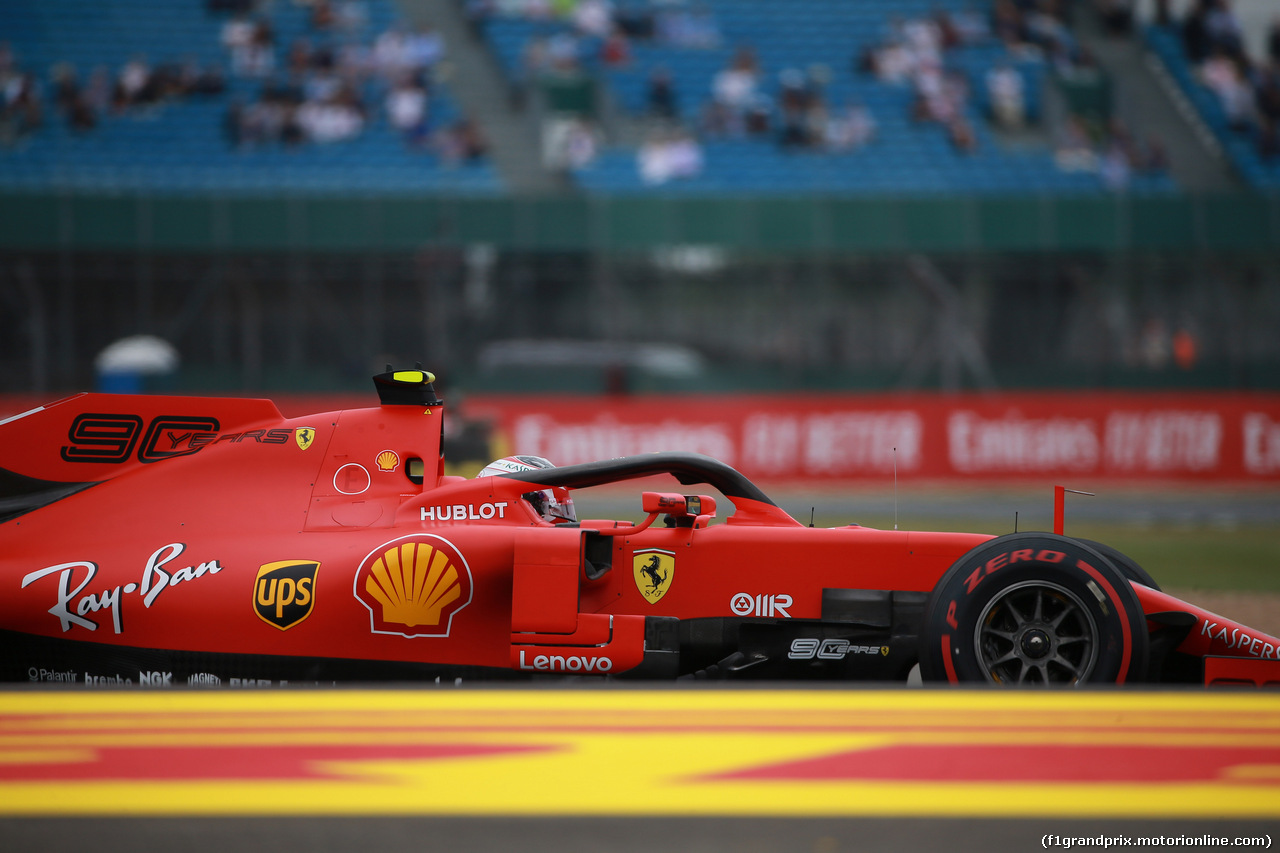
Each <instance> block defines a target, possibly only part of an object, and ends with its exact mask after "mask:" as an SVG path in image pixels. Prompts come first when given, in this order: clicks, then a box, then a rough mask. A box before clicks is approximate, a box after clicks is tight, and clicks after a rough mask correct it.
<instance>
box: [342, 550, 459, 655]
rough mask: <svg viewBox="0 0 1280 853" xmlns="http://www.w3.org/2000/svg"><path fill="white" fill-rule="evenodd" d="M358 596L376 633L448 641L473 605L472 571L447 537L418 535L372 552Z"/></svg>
mask: <svg viewBox="0 0 1280 853" xmlns="http://www.w3.org/2000/svg"><path fill="white" fill-rule="evenodd" d="M353 592H354V593H355V597H356V599H357V600H358V601H359V602H360V603H361V604H363V605H364V606H365V607H366V608H367V609H368V611H369V616H370V619H369V629H370V630H371V631H372V632H373V633H375V634H397V635H399V636H401V637H447V636H449V631H450V630H451V628H452V624H453V617H454V616H455V615H456V614H457V613H458V611H460V610H462V609H463V608H464V607H466V606H467V605H468V604H470V603H471V593H472V581H471V569H470V567H469V566H468V565H467V562H466V560H464V559H463V558H462V554H461V553H459V552H458V549H457V548H455V547H454V546H453V543H451V542H449V541H448V540H447V539H444V538H443V537H440V536H435V535H432V534H415V535H413V536H406V537H404V538H402V539H396V540H394V541H391V542H386V543H384V544H382V545H379V546H378V547H377V548H375V549H373V551H372V552H370V553H369V555H368V556H366V557H365V558H364V561H363V562H362V563H361V564H360V569H359V570H358V571H357V572H356V578H355V589H354V590H353Z"/></svg>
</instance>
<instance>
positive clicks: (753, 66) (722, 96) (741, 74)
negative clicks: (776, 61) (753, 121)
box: [711, 48, 760, 112]
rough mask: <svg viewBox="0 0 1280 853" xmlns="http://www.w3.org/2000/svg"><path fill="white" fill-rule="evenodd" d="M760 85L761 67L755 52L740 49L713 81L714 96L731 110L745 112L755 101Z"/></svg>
mask: <svg viewBox="0 0 1280 853" xmlns="http://www.w3.org/2000/svg"><path fill="white" fill-rule="evenodd" d="M759 84H760V67H759V63H758V62H757V61H756V55H755V52H754V51H752V50H751V49H750V48H739V49H738V51H737V52H736V53H735V54H734V55H733V58H732V59H731V60H730V61H729V64H728V65H727V66H725V67H724V68H722V69H720V70H719V71H717V72H716V75H715V77H714V78H713V79H712V81H711V92H712V96H713V97H714V98H715V99H716V100H717V101H719V102H720V103H721V104H723V105H724V106H726V107H728V108H729V109H730V110H734V111H736V112H743V111H745V110H746V109H747V108H748V107H749V106H751V103H752V101H753V100H754V99H755V96H756V94H757V87H758V86H759Z"/></svg>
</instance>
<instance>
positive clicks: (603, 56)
mask: <svg viewBox="0 0 1280 853" xmlns="http://www.w3.org/2000/svg"><path fill="white" fill-rule="evenodd" d="M600 62H601V64H603V65H604V66H605V67H606V68H621V67H624V66H627V65H630V64H631V40H630V39H628V38H627V34H626V33H624V32H623V31H622V28H621V27H617V26H615V27H614V28H613V29H611V30H610V31H609V36H608V37H607V38H606V39H605V40H604V41H603V42H601V44H600Z"/></svg>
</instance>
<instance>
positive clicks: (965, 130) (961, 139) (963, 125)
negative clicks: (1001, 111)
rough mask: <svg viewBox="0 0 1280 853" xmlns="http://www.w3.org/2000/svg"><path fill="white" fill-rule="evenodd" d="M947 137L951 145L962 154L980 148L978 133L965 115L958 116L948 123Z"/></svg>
mask: <svg viewBox="0 0 1280 853" xmlns="http://www.w3.org/2000/svg"><path fill="white" fill-rule="evenodd" d="M947 138H948V139H949V140H951V145H952V147H953V148H955V149H956V151H958V152H960V153H961V154H971V153H973V152H974V151H977V150H978V135H977V134H976V133H975V132H974V130H973V125H971V124H969V120H968V119H966V118H965V117H964V116H962V115H960V116H956V117H955V118H954V119H952V120H951V121H950V122H949V123H948V124H947Z"/></svg>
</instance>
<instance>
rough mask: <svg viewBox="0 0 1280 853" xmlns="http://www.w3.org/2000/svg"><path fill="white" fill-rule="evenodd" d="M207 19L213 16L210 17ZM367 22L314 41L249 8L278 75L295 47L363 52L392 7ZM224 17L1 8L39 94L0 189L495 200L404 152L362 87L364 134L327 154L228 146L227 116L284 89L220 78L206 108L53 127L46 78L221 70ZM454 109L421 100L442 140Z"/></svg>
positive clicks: (3, 24) (27, 1) (196, 100)
mask: <svg viewBox="0 0 1280 853" xmlns="http://www.w3.org/2000/svg"><path fill="white" fill-rule="evenodd" d="M209 5H213V4H209ZM362 5H363V8H364V10H365V18H364V20H363V21H361V22H360V23H359V24H358V25H357V26H356V27H354V28H353V31H348V32H343V33H340V34H335V33H323V32H317V31H316V30H315V29H314V28H313V27H312V26H311V25H310V14H311V12H310V9H309V8H308V7H307V6H304V5H300V4H294V3H290V2H278V3H268V4H262V5H261V15H262V16H263V18H264V19H265V20H267V21H268V22H269V24H270V27H271V29H272V30H273V31H274V37H275V38H274V43H275V46H276V47H275V52H276V54H277V56H276V64H277V65H279V66H281V67H282V66H283V60H284V55H285V50H286V48H287V46H289V45H291V44H293V43H295V42H297V41H298V40H300V39H306V40H308V41H310V42H311V43H313V44H314V45H316V46H323V45H325V44H333V45H334V46H335V47H337V46H340V45H341V44H346V43H355V44H357V45H362V46H363V47H365V48H367V47H368V46H369V45H370V44H371V43H372V42H373V40H374V39H375V38H376V36H377V35H378V34H380V33H383V32H385V31H387V30H388V28H390V27H391V26H392V25H393V24H394V23H395V22H396V20H397V19H398V18H399V17H400V12H399V10H398V9H397V8H396V6H395V5H394V3H393V2H392V0H367V2H363V4H362ZM230 17H231V14H230V13H229V12H224V11H210V10H209V8H208V7H207V6H206V4H205V3H204V2H200V0H183V2H165V3H155V2H149V0H111V2H99V0H12V2H6V3H4V4H0V40H3V41H6V42H7V43H8V45H9V48H10V50H11V51H12V54H13V56H14V61H15V62H16V64H17V66H18V68H20V69H22V70H25V71H28V72H30V73H32V74H33V75H34V76H35V77H36V79H37V81H38V84H41V85H42V86H43V88H44V89H45V95H46V96H45V98H44V101H45V103H44V113H45V114H44V117H43V121H42V122H41V124H40V126H39V127H37V128H35V129H33V130H32V131H31V132H29V133H25V134H21V135H18V136H17V137H16V138H13V139H12V140H11V141H10V142H9V143H8V144H7V145H5V146H4V147H3V148H0V187H2V188H8V189H22V190H48V189H56V190H62V191H67V190H81V191H101V192H121V191H143V192H209V191H218V192H221V193H229V192H230V193H234V192H259V193H261V192H272V193H274V192H320V193H323V192H345V191H352V190H358V191H366V192H379V193H404V192H418V193H421V192H457V193H486V194H492V193H496V192H498V191H499V190H500V189H501V186H502V184H501V181H500V179H499V178H498V176H497V173H496V172H495V170H494V169H493V167H492V165H491V164H489V163H487V162H485V163H474V164H472V163H464V164H459V165H457V166H453V167H446V166H444V165H442V164H441V163H440V161H439V157H438V156H437V154H436V153H435V152H433V151H431V150H426V149H422V148H417V149H415V148H413V147H411V146H408V145H406V144H405V142H404V141H403V140H402V139H401V136H400V134H398V133H397V132H396V131H395V130H394V129H393V128H392V127H390V126H389V124H388V122H387V118H386V116H385V114H384V113H383V111H382V109H381V107H380V105H381V103H382V99H383V96H384V95H385V90H386V82H385V81H384V80H380V79H378V78H377V76H376V75H365V76H364V78H363V80H362V91H361V95H362V96H363V100H364V101H365V102H366V103H367V104H372V105H375V109H373V110H371V115H370V118H369V120H368V123H367V126H366V128H365V130H364V132H362V133H360V134H359V135H358V136H356V137H355V138H352V139H348V140H345V141H341V142H331V143H325V144H314V145H310V144H301V145H282V144H266V145H259V146H237V145H235V144H233V143H232V142H231V141H229V140H228V135H227V132H226V124H227V121H228V112H229V110H231V109H232V105H233V104H240V103H248V102H252V101H254V100H255V99H256V98H258V97H259V95H260V92H261V90H262V89H263V87H264V85H265V84H266V83H267V82H268V81H269V80H270V79H274V78H277V77H280V76H282V74H273V75H268V76H258V75H249V76H246V75H240V74H236V73H226V75H225V88H224V89H223V90H222V91H220V92H217V93H214V94H193V95H189V96H186V97H181V98H175V97H168V98H163V99H160V100H158V101H156V102H154V103H151V104H148V105H145V106H139V107H130V108H128V109H124V110H114V109H101V110H100V111H99V115H98V116H97V121H96V124H95V126H93V127H92V129H81V130H73V129H72V128H71V127H70V126H69V122H67V121H64V120H63V118H62V117H61V116H60V115H59V114H58V110H57V109H55V107H56V106H57V105H56V103H55V96H56V94H57V93H56V91H55V86H54V74H55V69H58V68H59V67H60V66H61V67H64V68H72V69H74V70H75V71H76V72H77V74H78V78H79V81H80V82H81V83H82V84H84V83H85V80H86V78H87V77H88V76H89V75H90V74H91V73H93V70H94V69H103V70H104V71H105V72H106V74H107V75H109V76H110V77H112V78H114V77H115V75H116V74H117V73H118V72H119V71H120V70H121V69H122V68H123V67H124V66H125V65H126V63H128V62H130V61H131V60H134V59H143V60H144V61H146V62H147V63H149V64H150V65H151V66H152V67H153V68H156V67H158V66H160V65H164V64H170V65H173V64H178V63H182V64H189V65H191V66H193V67H197V68H199V69H202V70H206V71H208V70H216V69H227V68H228V67H229V66H230V65H231V64H232V63H231V56H230V54H229V52H228V50H227V48H226V47H224V45H223V44H222V43H221V40H220V36H221V33H222V31H223V26H224V24H226V22H227V21H228V20H229V19H230ZM459 115H460V109H459V106H458V104H457V102H456V101H455V100H454V99H453V97H452V96H451V95H450V93H449V91H448V87H447V85H446V84H439V85H437V86H436V87H435V90H434V92H433V94H432V99H431V106H430V121H431V123H432V125H433V126H435V127H444V126H447V125H449V124H450V123H451V122H454V121H455V120H457V118H458V117H459Z"/></svg>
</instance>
